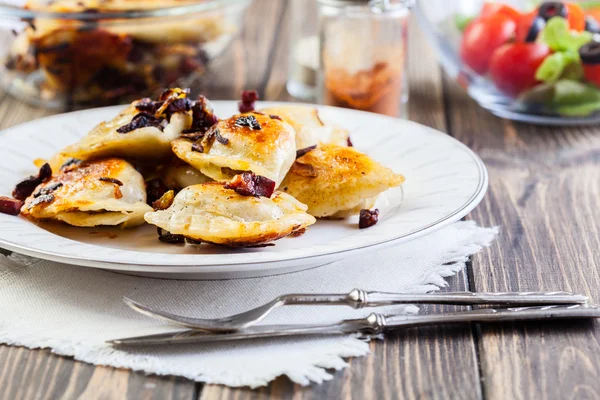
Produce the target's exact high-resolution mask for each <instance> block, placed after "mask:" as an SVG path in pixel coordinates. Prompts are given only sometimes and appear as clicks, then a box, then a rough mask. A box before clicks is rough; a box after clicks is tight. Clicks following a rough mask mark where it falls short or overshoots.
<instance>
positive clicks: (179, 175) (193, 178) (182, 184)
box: [162, 158, 211, 190]
mask: <svg viewBox="0 0 600 400" xmlns="http://www.w3.org/2000/svg"><path fill="white" fill-rule="evenodd" d="M162 180H163V182H164V183H165V185H166V186H167V187H168V188H169V189H176V190H181V189H184V188H186V187H188V186H192V185H198V184H200V183H205V182H210V181H211V179H210V178H209V177H208V176H206V175H204V174H203V173H202V172H200V171H198V170H197V169H196V168H194V167H192V166H191V165H189V164H187V163H185V162H183V161H182V160H180V159H178V158H177V159H175V160H173V162H171V164H169V165H167V166H166V167H165V168H164V171H163V174H162Z"/></svg>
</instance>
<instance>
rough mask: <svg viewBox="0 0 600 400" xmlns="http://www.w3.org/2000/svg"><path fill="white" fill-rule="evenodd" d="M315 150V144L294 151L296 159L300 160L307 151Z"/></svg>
mask: <svg viewBox="0 0 600 400" xmlns="http://www.w3.org/2000/svg"><path fill="white" fill-rule="evenodd" d="M316 148H317V145H316V144H315V145H313V146H308V147H305V148H303V149H300V150H296V158H300V157H302V156H303V155H305V154H306V153H308V152H309V151H313V150H314V149H316Z"/></svg>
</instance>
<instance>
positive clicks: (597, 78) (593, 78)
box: [583, 64, 600, 86]
mask: <svg viewBox="0 0 600 400" xmlns="http://www.w3.org/2000/svg"><path fill="white" fill-rule="evenodd" d="M583 76H585V80H586V81H589V82H591V83H593V84H594V85H596V86H600V64H583Z"/></svg>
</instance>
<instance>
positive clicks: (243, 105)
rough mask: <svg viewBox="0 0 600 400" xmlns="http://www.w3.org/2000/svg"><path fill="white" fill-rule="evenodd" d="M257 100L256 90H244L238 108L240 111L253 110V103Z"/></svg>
mask: <svg viewBox="0 0 600 400" xmlns="http://www.w3.org/2000/svg"><path fill="white" fill-rule="evenodd" d="M257 100H258V93H257V92H256V90H244V91H243V92H242V101H240V102H239V103H238V109H239V110H240V112H241V113H247V112H251V111H254V105H255V103H256V101H257Z"/></svg>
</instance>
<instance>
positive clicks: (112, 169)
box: [21, 158, 152, 227]
mask: <svg viewBox="0 0 600 400" xmlns="http://www.w3.org/2000/svg"><path fill="white" fill-rule="evenodd" d="M151 210H152V207H150V206H148V205H147V204H146V187H145V185H144V179H143V178H142V175H141V174H140V173H139V172H138V171H137V170H136V169H135V168H134V167H133V166H132V165H131V164H129V163H127V162H126V161H123V160H120V159H117V158H110V159H106V160H99V161H92V162H87V163H80V164H77V163H73V164H71V165H67V166H65V167H64V168H63V169H62V170H61V171H58V173H55V174H53V175H52V177H51V178H50V180H48V181H47V182H45V183H43V184H41V185H39V186H38V187H37V188H36V189H35V191H34V192H33V194H32V195H31V196H29V197H28V198H27V200H25V204H24V205H23V208H22V210H21V213H22V214H23V215H24V216H26V217H29V218H33V219H51V220H58V221H64V222H66V223H67V224H70V225H74V226H83V227H93V226H99V225H121V226H122V227H132V226H137V225H140V224H143V223H144V214H145V213H146V212H148V211H151Z"/></svg>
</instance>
